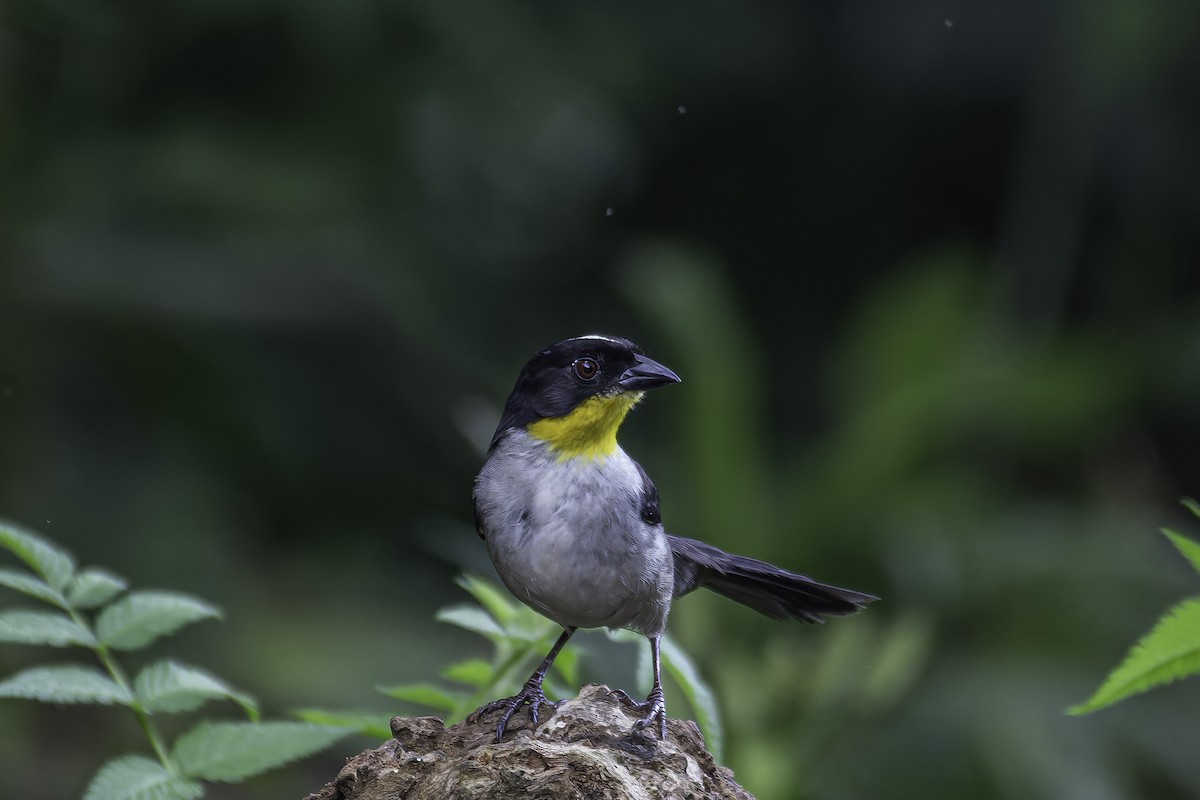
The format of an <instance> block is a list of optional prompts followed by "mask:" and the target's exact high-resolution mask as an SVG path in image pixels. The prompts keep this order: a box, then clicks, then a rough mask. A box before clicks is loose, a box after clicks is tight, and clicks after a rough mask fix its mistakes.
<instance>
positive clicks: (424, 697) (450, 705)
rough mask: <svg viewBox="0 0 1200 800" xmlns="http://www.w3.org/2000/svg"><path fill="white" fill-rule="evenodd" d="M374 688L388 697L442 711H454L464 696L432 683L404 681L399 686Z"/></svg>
mask: <svg viewBox="0 0 1200 800" xmlns="http://www.w3.org/2000/svg"><path fill="white" fill-rule="evenodd" d="M375 688H376V689H377V690H378V691H380V692H383V693H384V694H386V695H387V696H388V697H394V698H395V699H397V700H404V701H405V702H408V703H416V704H418V705H422V706H429V707H430V708H437V709H440V710H442V711H454V710H455V709H456V708H458V704H459V703H460V702H462V700H463V697H464V695H463V694H461V693H458V692H448V691H446V690H445V689H442V688H441V687H439V686H435V685H433V684H432V683H406V684H403V685H400V686H377V687H375Z"/></svg>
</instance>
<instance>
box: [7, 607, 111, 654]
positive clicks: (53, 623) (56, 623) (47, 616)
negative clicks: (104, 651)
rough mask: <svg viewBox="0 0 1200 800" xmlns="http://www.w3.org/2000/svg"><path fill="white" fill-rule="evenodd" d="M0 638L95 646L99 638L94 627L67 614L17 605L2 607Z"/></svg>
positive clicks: (48, 643) (15, 640)
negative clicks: (92, 631)
mask: <svg viewBox="0 0 1200 800" xmlns="http://www.w3.org/2000/svg"><path fill="white" fill-rule="evenodd" d="M0 642H11V643H14V644H44V645H49V646H50V647H67V646H68V645H82V646H84V647H92V646H94V645H95V644H96V639H95V637H94V636H92V633H91V631H89V630H88V629H87V628H85V627H83V626H82V625H80V624H79V623H78V622H76V621H75V620H73V619H71V618H70V617H68V616H67V615H66V614H60V613H58V612H57V611H28V610H26V609H23V608H14V609H10V610H8V611H0Z"/></svg>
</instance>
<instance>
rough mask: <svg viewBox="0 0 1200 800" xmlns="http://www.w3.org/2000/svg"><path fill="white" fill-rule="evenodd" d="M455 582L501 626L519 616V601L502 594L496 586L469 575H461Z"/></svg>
mask: <svg viewBox="0 0 1200 800" xmlns="http://www.w3.org/2000/svg"><path fill="white" fill-rule="evenodd" d="M454 582H455V583H457V584H458V585H459V586H461V587H462V588H463V589H466V590H467V592H469V593H470V595H471V596H472V597H474V598H475V600H476V601H477V602H478V603H479V605H481V606H483V607H484V609H485V610H486V611H487V612H488V613H489V614H491V615H492V617H493V618H494V619H495V620H496V621H497V622H499V623H500V624H501V625H507V624H508V623H510V622H512V620H513V618H514V617H515V616H516V615H517V611H518V609H519V605H518V603H517V601H516V600H515V599H513V598H512V597H511V596H510V595H507V594H504V593H503V592H501V591H500V589H499V588H498V587H497V586H495V585H494V584H492V583H490V582H488V581H485V580H483V579H482V578H479V577H477V576H475V575H471V574H469V573H465V574H463V575H459V576H458V577H457V578H456V579H455V581H454Z"/></svg>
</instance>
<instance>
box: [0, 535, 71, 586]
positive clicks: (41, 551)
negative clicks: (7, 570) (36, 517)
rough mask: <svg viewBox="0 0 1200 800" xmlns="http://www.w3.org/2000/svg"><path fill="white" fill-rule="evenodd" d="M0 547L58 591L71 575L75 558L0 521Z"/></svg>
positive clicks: (36, 536)
mask: <svg viewBox="0 0 1200 800" xmlns="http://www.w3.org/2000/svg"><path fill="white" fill-rule="evenodd" d="M0 547H3V548H4V549H6V550H9V551H11V552H12V553H13V554H15V555H16V557H17V558H19V559H21V560H22V561H24V562H25V563H26V564H28V565H29V566H30V567H32V568H33V571H34V572H36V573H37V574H38V575H40V576H42V577H43V578H45V579H46V583H48V584H50V586H51V587H53V588H54V589H57V590H58V591H60V592H61V591H62V590H63V587H65V586H66V585H67V581H69V580H71V576H72V575H74V574H75V559H74V558H72V556H71V554H70V553H68V552H67V551H66V550H63V549H62V548H61V547H59V546H58V545H55V544H51V543H50V542H48V541H47V540H45V539H43V538H42V537H41V536H38V535H37V534H35V533H30V532H29V531H26V530H23V529H21V528H18V527H17V526H16V525H13V524H12V523H9V522H0Z"/></svg>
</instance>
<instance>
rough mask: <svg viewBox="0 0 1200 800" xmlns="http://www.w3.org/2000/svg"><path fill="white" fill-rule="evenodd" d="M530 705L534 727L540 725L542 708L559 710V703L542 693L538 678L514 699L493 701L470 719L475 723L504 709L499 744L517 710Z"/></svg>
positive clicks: (497, 727)
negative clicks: (539, 713)
mask: <svg viewBox="0 0 1200 800" xmlns="http://www.w3.org/2000/svg"><path fill="white" fill-rule="evenodd" d="M526 703H528V704H529V721H530V722H532V723H533V727H535V728H536V727H537V724H538V709H540V708H541V707H542V706H546V707H548V708H557V707H558V702H557V701H554V700H550V699H549V698H547V697H546V693H545V692H544V691H542V681H541V679H540V678H538V677H536V676H535V677H534V678H530V679H529V680H527V681H526V682H525V685H524V686H523V687H521V691H519V692H517V693H516V694H514V695H513V696H512V697H505V698H502V699H500V700H493V701H492V702H490V703H488V704H487V705H485V706H481V707H480V708H478V709H477V710H475V711H474V712H472V713H471V715H470V717H468V719H470V720H472V721H474V720H478V719H479V718H480V717H482V716H484V715H486V714H490V713H492V712H493V711H496V710H497V709H501V708H503V709H504V714H503V715H501V717H500V722H499V723H497V725H496V742H497V743H499V742H500V741H501V740H503V739H504V732H505V730H507V729H508V721H509V720H510V719H512V716H513V714H515V713H517V709H519V708H520V707H521V706H523V705H525V704H526Z"/></svg>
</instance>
